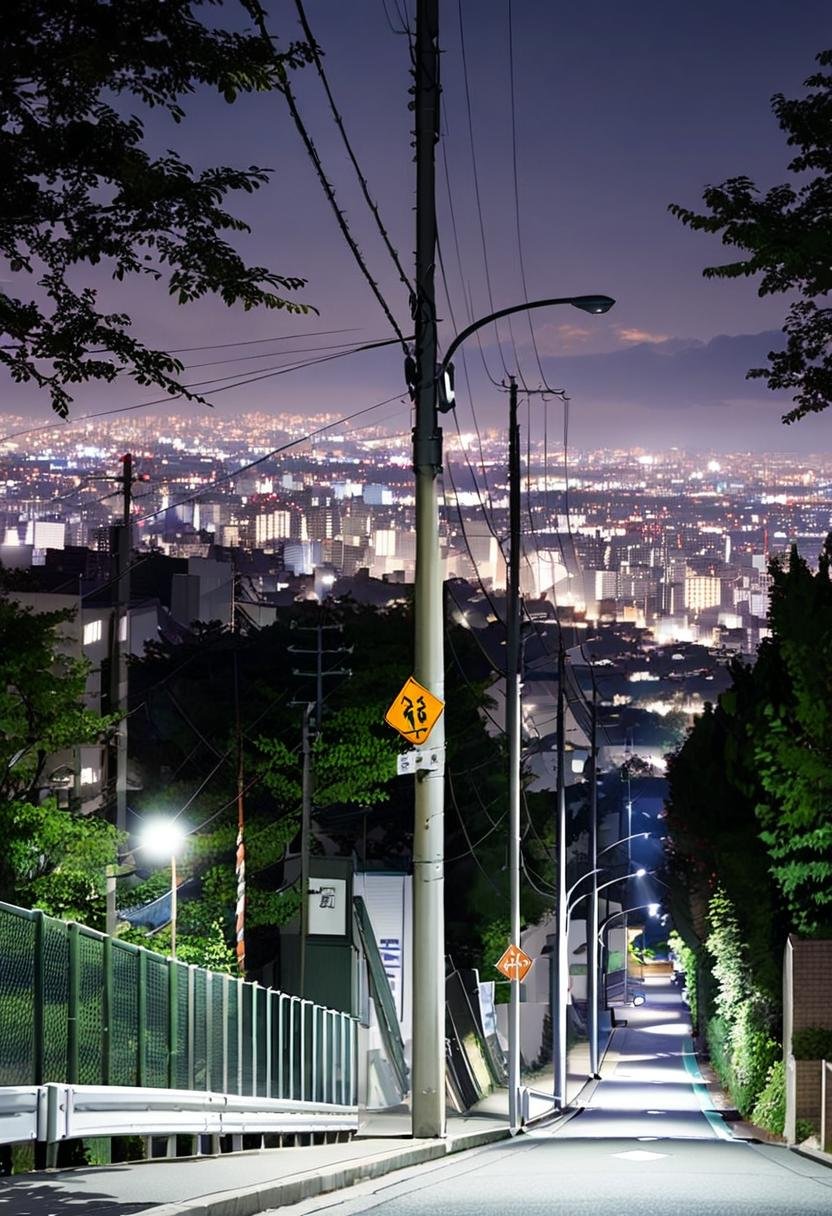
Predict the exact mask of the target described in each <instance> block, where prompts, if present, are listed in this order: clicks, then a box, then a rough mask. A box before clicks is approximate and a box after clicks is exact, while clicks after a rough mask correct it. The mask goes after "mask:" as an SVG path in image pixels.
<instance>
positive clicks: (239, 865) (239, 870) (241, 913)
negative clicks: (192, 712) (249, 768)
mask: <svg viewBox="0 0 832 1216" xmlns="http://www.w3.org/2000/svg"><path fill="white" fill-rule="evenodd" d="M231 602H232V605H233V603H234V591H233V587H232V592H231ZM232 619H233V610H232ZM232 629H233V626H232ZM232 643H233V644H234V645H236V639H232ZM234 719H235V730H236V735H237V847H236V853H235V867H234V868H235V876H236V879H237V903H236V907H235V910H234V945H235V949H236V953H237V970H238V972H239V973H240V975H241V976H242V977H243V979H245V975H246V836H245V829H246V816H245V800H244V789H245V785H244V779H243V731H242V727H241V725H240V680H239V674H238V671H237V651H236V649H235V650H234Z"/></svg>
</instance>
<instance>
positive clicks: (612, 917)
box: [597, 901, 659, 962]
mask: <svg viewBox="0 0 832 1216" xmlns="http://www.w3.org/2000/svg"><path fill="white" fill-rule="evenodd" d="M642 908H648V909H651V908H656V909H657V910H658V908H659V905H658V904H657V903H655V901H653V902H651V903H646V904H634V905H633V907H632V908H622V909H621V911H620V912H613V913H611V914H610V915H609V916H608V917H607V918H606V920H604V921H602V923H601V927H600V928H599V930H598V936H597V945H598V946H600V948H601V959H602V960H603V948H604V930H605V929H606V927H607V925H608V924H609V923H610V922H611V921H614V920H618V919H619V917H621V916H623V917H624V919H625V921H626V919H627V917H628V916H629V914H630V912H638V911H639V910H640V909H642ZM650 915H651V916H654V915H657V912H655V913H654V912H651V913H650ZM625 962H626V955H625Z"/></svg>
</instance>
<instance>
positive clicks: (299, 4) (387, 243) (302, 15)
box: [295, 0, 415, 298]
mask: <svg viewBox="0 0 832 1216" xmlns="http://www.w3.org/2000/svg"><path fill="white" fill-rule="evenodd" d="M295 8H296V9H297V13H298V20H299V21H300V24H301V28H302V30H303V35H304V37H305V39H306V41H307V43H308V45H309V47H310V51H311V54H312V62H313V63H314V64H315V69H316V71H317V73H318V76H319V77H320V81H321V84H322V85H323V87H324V92H325V93H326V98H327V101H328V102H329V108H330V110H331V112H332V117H333V120H334V122H335V125H336V126H337V128H338V131H339V133H340V135H341V139H342V141H343V144H344V147H345V149H346V152H347V155H348V157H349V158H350V162H351V164H352V167H353V169H354V170H355V175H356V177H357V178H358V182H359V185H360V186H361V193H362V195H363V196H364V202H365V203H366V204H367V206H368V207H369V209H370V212H371V214H372V216H373V219H374V220H375V222H376V227H377V228H378V231H379V234H380V236H381V239H382V241H383V242H384V247H385V249H386V250H387V252H388V253H389V255H390V259H391V261H392V262H393V265H394V266H395V268H396V270H397V271H398V273H399V278H400V279H401V281H402V283H403V284H404V286H405V287H406V288H407V290H408V292H409V293H410V296H411V298H412V297H413V296H414V295H415V289H414V287H413V284H412V283H411V282H410V279H409V278H408V277H407V275H406V274H405V271H404V267H403V266H402V264H401V261H400V260H399V255H398V253H397V252H396V250H395V249H394V248H393V244H392V242H391V240H390V237H389V235H388V233H387V229H386V228H385V227H384V224H383V223H382V220H381V215H380V214H379V209H378V204H377V203H376V202H375V201H374V200H373V198H372V196H371V195H370V187H369V186H368V184H367V178H366V176H365V174H364V173H363V171H362V169H361V166H360V165H359V163H358V159H357V158H356V155H355V152H354V151H353V147H352V144H351V143H350V140H349V136H348V135H347V132H346V129H345V127H344V120H343V118H342V117H341V114H340V113H339V111H338V107H337V106H336V104H335V98H334V97H333V96H332V90H331V89H330V87H329V80H328V79H327V75H326V72H325V71H324V65H323V63H322V62H321V57H320V55H319V54H318V44H317V41H316V39H315V38H314V36H313V34H312V30H311V29H310V28H309V22H308V20H307V18H306V12H305V11H304V7H303V0H295Z"/></svg>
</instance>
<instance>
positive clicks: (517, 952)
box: [494, 946, 534, 982]
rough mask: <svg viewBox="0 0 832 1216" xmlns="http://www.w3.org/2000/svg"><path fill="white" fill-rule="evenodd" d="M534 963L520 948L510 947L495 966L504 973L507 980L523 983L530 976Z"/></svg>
mask: <svg viewBox="0 0 832 1216" xmlns="http://www.w3.org/2000/svg"><path fill="white" fill-rule="evenodd" d="M533 961H534V960H533V959H530V958H529V956H528V954H526V951H525V950H522V949H521V948H520V946H509V948H508V949H507V950H506V952H505V953H504V954H503V955H501V957H500V958H499V959H498V960H497V962H496V963H495V964H494V966H495V967H496V968H497V970H498V971H502V973H503V975H504V976H505V977H506V979H507V980H517V981H519V982H522V981H523V980H524V979H525V978H526V976H527V975H528V973H529V969H530V967H531V965H532V962H533Z"/></svg>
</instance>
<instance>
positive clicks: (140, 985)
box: [136, 946, 147, 1085]
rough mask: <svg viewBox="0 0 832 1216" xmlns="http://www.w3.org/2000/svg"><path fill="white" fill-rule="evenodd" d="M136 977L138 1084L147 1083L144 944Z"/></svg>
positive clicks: (145, 959) (140, 951) (145, 958)
mask: <svg viewBox="0 0 832 1216" xmlns="http://www.w3.org/2000/svg"><path fill="white" fill-rule="evenodd" d="M136 977H137V978H136V1084H137V1085H147V951H146V950H145V948H144V946H139V961H138V966H137V968H136Z"/></svg>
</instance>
